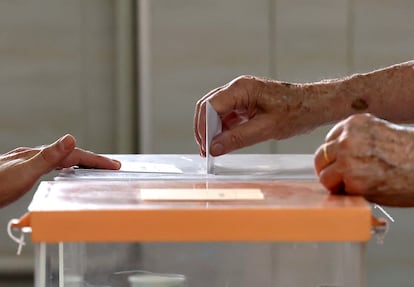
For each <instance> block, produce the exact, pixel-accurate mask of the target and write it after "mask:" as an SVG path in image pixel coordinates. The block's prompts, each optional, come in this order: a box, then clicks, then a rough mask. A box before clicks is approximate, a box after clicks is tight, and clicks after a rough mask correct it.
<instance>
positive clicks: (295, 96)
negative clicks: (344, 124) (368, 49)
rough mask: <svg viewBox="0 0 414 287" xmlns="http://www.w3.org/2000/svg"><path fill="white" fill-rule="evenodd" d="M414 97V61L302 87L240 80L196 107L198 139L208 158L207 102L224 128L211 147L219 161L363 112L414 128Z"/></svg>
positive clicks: (195, 120)
mask: <svg viewBox="0 0 414 287" xmlns="http://www.w3.org/2000/svg"><path fill="white" fill-rule="evenodd" d="M413 95H414V61H409V62H405V63H401V64H396V65H393V66H390V67H386V68H383V69H379V70H375V71H372V72H369V73H364V74H355V75H351V76H348V77H343V78H338V79H331V80H323V81H320V82H311V83H302V84H298V83H285V82H279V81H275V80H268V79H262V78H258V77H253V76H241V77H238V78H236V79H234V80H233V81H231V82H230V83H228V84H226V85H224V86H222V87H218V88H216V89H214V90H212V91H211V92H209V93H208V94H207V95H205V96H204V97H202V98H201V99H200V100H199V101H198V102H197V105H196V109H195V115H194V135H195V138H196V141H197V143H198V145H199V150H200V154H201V155H202V156H205V150H206V147H205V124H206V118H205V107H206V102H207V101H209V102H210V103H211V105H212V106H213V107H214V109H215V110H216V111H217V113H218V115H219V116H220V118H221V122H222V127H223V131H222V133H220V134H218V135H217V136H216V137H215V138H214V139H213V142H212V145H211V147H210V151H211V155H213V156H218V155H222V154H225V153H228V152H231V151H234V150H237V149H240V148H243V147H247V146H250V145H253V144H256V143H259V142H262V141H266V140H270V139H277V140H279V139H286V138H289V137H293V136H295V135H299V134H302V133H305V132H309V131H311V130H313V129H315V128H316V127H319V126H321V125H326V124H331V123H336V122H338V121H341V120H344V119H346V118H347V117H349V116H351V115H354V114H358V113H371V114H373V115H375V116H377V117H380V118H383V119H387V120H389V121H393V122H395V123H410V122H411V123H413V122H414V109H413V107H414V96H413Z"/></svg>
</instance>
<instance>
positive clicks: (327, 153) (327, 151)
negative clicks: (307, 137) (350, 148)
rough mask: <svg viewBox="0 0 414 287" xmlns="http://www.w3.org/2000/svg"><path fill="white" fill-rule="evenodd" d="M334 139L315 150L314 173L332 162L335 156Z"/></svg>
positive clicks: (317, 172)
mask: <svg viewBox="0 0 414 287" xmlns="http://www.w3.org/2000/svg"><path fill="white" fill-rule="evenodd" d="M336 146H337V145H336V141H330V142H325V143H323V144H322V145H321V146H319V147H318V149H317V150H316V152H315V156H314V165H315V171H316V174H317V175H319V173H320V171H321V170H322V169H324V168H326V167H327V166H328V165H330V164H332V163H334V162H335V161H336V157H337V147H336Z"/></svg>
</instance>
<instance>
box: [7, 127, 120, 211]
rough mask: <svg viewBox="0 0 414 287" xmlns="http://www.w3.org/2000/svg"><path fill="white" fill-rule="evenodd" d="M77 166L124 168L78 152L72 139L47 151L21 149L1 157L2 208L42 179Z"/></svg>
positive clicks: (106, 160) (117, 163) (64, 140)
mask: <svg viewBox="0 0 414 287" xmlns="http://www.w3.org/2000/svg"><path fill="white" fill-rule="evenodd" d="M74 165H82V166H88V167H93V168H103V169H114V170H116V169H119V168H120V166H121V164H120V163H119V162H118V161H116V160H111V159H109V158H106V157H103V156H100V155H97V154H94V153H92V152H89V151H85V150H82V149H79V148H77V147H76V141H75V138H74V137H73V136H71V135H65V136H63V137H62V138H60V139H59V140H57V141H56V142H54V143H53V144H51V145H49V146H46V147H44V148H26V147H24V148H23V147H21V148H17V149H14V150H12V151H10V152H8V153H6V154H3V155H0V206H5V205H7V204H9V203H11V202H13V201H15V200H17V199H18V198H19V197H21V196H22V195H23V194H25V193H26V192H27V191H29V190H30V188H31V187H32V186H33V185H34V184H35V183H36V181H37V180H39V178H40V177H41V176H42V175H44V174H46V173H48V172H50V171H52V170H54V169H59V168H65V167H70V166H74Z"/></svg>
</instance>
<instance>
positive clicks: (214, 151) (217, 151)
mask: <svg viewBox="0 0 414 287" xmlns="http://www.w3.org/2000/svg"><path fill="white" fill-rule="evenodd" d="M210 153H211V155H213V156H218V155H222V154H223V153H224V146H223V145H222V144H221V143H215V144H213V145H212V146H211V152H210Z"/></svg>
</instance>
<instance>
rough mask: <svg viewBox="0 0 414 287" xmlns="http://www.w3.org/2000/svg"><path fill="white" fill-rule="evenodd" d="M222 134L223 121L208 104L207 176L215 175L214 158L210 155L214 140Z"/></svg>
mask: <svg viewBox="0 0 414 287" xmlns="http://www.w3.org/2000/svg"><path fill="white" fill-rule="evenodd" d="M219 133H221V119H220V117H219V115H218V114H217V112H216V110H215V109H214V108H213V106H212V105H211V104H210V102H207V103H206V168H207V174H214V157H213V156H211V155H210V145H211V141H212V140H213V138H214V137H215V136H216V135H217V134H219Z"/></svg>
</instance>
